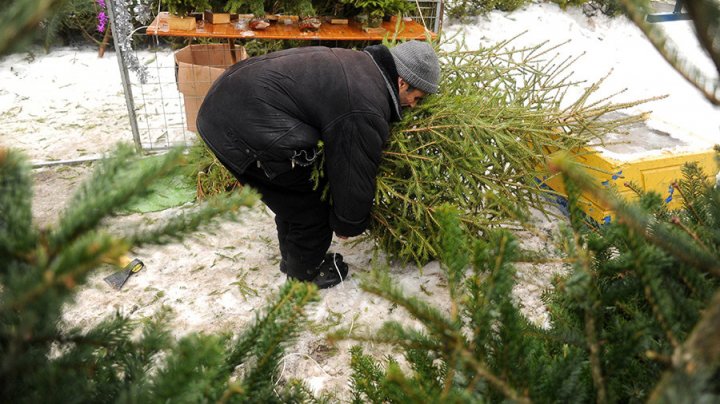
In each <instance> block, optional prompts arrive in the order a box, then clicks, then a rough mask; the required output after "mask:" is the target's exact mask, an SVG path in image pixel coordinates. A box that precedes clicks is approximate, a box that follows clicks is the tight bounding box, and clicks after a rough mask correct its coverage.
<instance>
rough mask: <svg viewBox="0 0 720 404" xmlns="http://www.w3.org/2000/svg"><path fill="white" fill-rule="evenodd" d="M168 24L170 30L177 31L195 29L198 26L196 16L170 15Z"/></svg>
mask: <svg viewBox="0 0 720 404" xmlns="http://www.w3.org/2000/svg"><path fill="white" fill-rule="evenodd" d="M168 26H169V29H170V30H177V31H193V30H195V27H196V26H197V24H196V21H195V17H193V16H190V17H178V16H174V15H168Z"/></svg>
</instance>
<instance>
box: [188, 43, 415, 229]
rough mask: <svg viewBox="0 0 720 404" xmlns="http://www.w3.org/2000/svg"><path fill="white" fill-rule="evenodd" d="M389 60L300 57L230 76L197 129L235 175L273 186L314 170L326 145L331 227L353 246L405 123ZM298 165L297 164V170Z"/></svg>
mask: <svg viewBox="0 0 720 404" xmlns="http://www.w3.org/2000/svg"><path fill="white" fill-rule="evenodd" d="M397 77H398V74H397V70H396V68H395V63H394V61H393V59H392V56H391V54H390V51H389V50H388V49H387V48H386V47H385V46H383V45H374V46H370V47H368V48H366V49H365V51H364V52H361V51H354V50H349V49H330V48H326V47H303V48H294V49H288V50H284V51H279V52H274V53H270V54H267V55H264V56H260V57H254V58H250V59H247V60H244V61H241V62H239V63H237V64H235V65H234V66H232V67H230V68H229V69H228V70H227V71H226V72H225V73H224V74H223V75H222V76H221V77H220V78H219V79H218V80H217V81H216V82H215V83H214V84H213V86H212V87H211V88H210V91H209V92H208V94H207V96H206V97H205V100H204V102H203V104H202V106H201V108H200V111H199V113H198V119H197V127H198V131H199V132H200V135H201V136H202V137H203V139H204V140H205V142H206V143H207V144H208V146H209V147H210V148H211V149H212V150H213V152H215V154H217V155H219V156H220V157H221V160H222V161H224V162H225V164H227V165H229V166H230V167H229V168H230V169H231V170H233V171H235V172H236V173H239V174H241V173H243V172H244V171H245V169H246V168H247V167H248V165H250V164H258V165H259V166H260V167H262V168H263V169H264V171H265V173H266V174H267V176H268V177H269V178H273V177H275V176H276V175H278V174H280V173H282V172H285V171H287V170H290V169H291V167H292V164H308V163H310V162H311V161H312V160H313V159H314V158H315V157H316V154H315V152H316V150H317V147H316V146H317V144H318V141H319V140H322V141H323V144H324V146H323V150H324V153H325V164H326V165H325V173H326V175H327V177H328V179H329V182H330V192H331V194H332V201H333V209H332V213H331V214H330V218H329V219H330V226H331V227H332V229H333V230H334V231H335V233H337V234H339V235H342V236H355V235H358V234H360V233H362V232H363V231H364V230H365V229H366V228H367V226H368V223H369V217H370V209H371V208H372V203H373V198H374V194H375V177H376V175H377V172H378V165H379V164H380V159H381V156H382V148H383V145H384V144H385V142H386V141H387V138H388V135H389V133H390V127H389V124H390V122H392V121H393V120H397V119H399V118H400V113H401V111H400V104H399V102H398V99H397V94H398V88H397ZM291 162H292V163H291Z"/></svg>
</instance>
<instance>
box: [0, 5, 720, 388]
mask: <svg viewBox="0 0 720 404" xmlns="http://www.w3.org/2000/svg"><path fill="white" fill-rule="evenodd" d="M665 27H666V29H667V30H668V32H670V33H671V35H672V37H673V38H674V39H676V40H678V41H681V42H682V48H683V50H684V51H687V52H688V53H689V54H691V55H693V59H695V60H697V61H698V62H699V63H701V65H702V66H704V67H703V68H704V69H709V71H710V73H712V66H711V65H709V60H707V59H706V58H705V57H704V55H702V54H701V53H700V52H699V48H698V47H697V45H696V44H695V42H694V39H693V37H692V36H691V30H690V28H689V27H690V26H689V23H688V22H677V23H669V24H667V25H666V26H665ZM445 29H446V32H448V33H453V32H457V31H461V30H462V31H464V32H465V35H466V39H467V43H468V44H469V46H471V47H474V46H479V45H481V44H490V43H493V42H496V41H500V40H504V39H508V38H510V37H513V36H515V35H517V34H519V33H521V32H524V31H527V33H526V34H524V35H523V36H521V37H520V38H518V40H517V41H516V42H515V43H516V44H518V45H519V44H522V43H524V44H536V43H539V42H542V41H545V40H548V41H550V43H553V44H555V43H560V42H564V41H565V40H567V39H571V42H570V43H569V44H567V45H565V46H564V47H563V48H561V49H562V51H563V52H568V54H570V55H576V54H579V53H582V52H584V53H585V56H584V57H583V58H581V59H580V60H579V61H578V62H577V63H576V64H575V74H576V76H575V77H576V78H580V79H585V80H589V81H595V80H597V79H599V78H600V77H602V76H604V75H605V74H606V73H608V72H609V71H610V70H611V69H612V70H613V73H612V75H611V76H610V78H608V80H607V82H606V83H605V85H604V87H603V88H602V91H603V92H604V93H608V94H609V93H614V92H616V91H618V90H621V89H623V88H627V91H626V92H625V93H623V94H622V95H621V96H620V99H618V101H630V100H636V99H640V98H646V97H651V96H656V95H661V94H668V95H669V96H668V97H667V98H665V99H663V100H660V101H657V102H654V103H652V104H651V105H650V106H648V107H649V108H650V109H652V110H653V113H652V115H651V118H650V125H651V126H652V127H654V128H657V129H659V130H661V131H663V132H667V133H668V134H670V135H671V136H670V137H671V141H670V143H672V144H674V145H675V146H673V147H674V149H673V150H674V151H676V152H677V151H678V150H679V149H678V148H685V149H699V150H705V149H707V148H709V147H710V146H711V144H712V143H714V142H717V141H718V136H717V134H718V124H719V123H720V111H718V110H717V109H715V108H712V107H711V106H710V104H709V103H708V102H707V101H705V100H704V99H703V98H702V97H701V95H700V94H699V92H697V91H696V90H694V89H693V88H691V87H690V86H689V84H687V83H686V82H685V81H684V80H683V79H682V78H680V76H679V75H678V74H677V73H676V72H675V71H674V70H672V69H671V68H670V67H669V66H668V65H667V64H666V63H665V62H664V61H663V60H662V59H661V58H660V56H659V55H658V54H657V52H656V51H655V50H654V49H653V48H652V47H651V45H650V44H649V43H648V42H647V41H646V40H645V39H644V37H643V36H642V35H641V34H640V32H639V31H638V30H637V28H635V27H634V26H633V25H632V24H631V23H629V22H628V21H627V20H625V19H623V18H617V19H608V18H606V17H604V16H596V17H593V18H588V17H586V16H584V15H583V14H582V12H581V11H580V10H578V9H570V10H568V11H567V12H563V11H561V10H560V9H559V8H558V7H557V6H556V5H553V4H536V5H531V6H528V7H526V8H524V9H522V10H519V11H517V12H514V13H511V14H507V13H501V12H493V13H490V14H488V15H487V16H484V17H479V18H477V19H476V20H475V21H473V22H472V23H470V24H465V25H459V24H446V27H445ZM138 55H139V57H140V59H141V61H143V63H147V64H148V65H152V64H153V63H157V64H161V65H162V66H165V67H166V69H165V70H163V71H162V72H161V71H160V70H155V73H153V71H152V70H151V75H152V74H156V76H153V77H155V78H156V80H161V79H162V80H167V75H168V74H170V75H171V74H172V69H167V66H172V53H171V52H170V51H168V50H159V51H141V52H139V53H138ZM114 56H115V55H114V54H113V53H111V52H110V53H108V54H107V55H106V56H105V57H104V58H102V59H100V58H98V57H97V52H96V50H95V49H91V48H62V49H55V50H53V51H52V52H50V53H49V54H47V55H45V54H42V53H40V52H35V53H33V54H17V55H11V56H7V57H5V58H3V59H0V83H2V84H1V85H0V122H2V125H0V146H4V147H14V148H18V149H22V150H25V151H26V153H27V154H28V155H29V156H30V158H31V159H32V160H33V161H50V160H66V159H78V158H82V157H86V156H95V155H98V154H102V153H104V152H106V151H108V150H110V149H111V147H112V145H113V144H114V143H115V142H117V141H126V142H130V141H132V135H131V131H130V128H129V125H128V119H127V108H126V105H125V99H124V97H123V92H122V85H121V82H120V75H119V73H118V68H117V61H116V59H115V58H114ZM161 77H162V78H161ZM171 78H172V76H171ZM148 88H150V89H152V88H161V87H160V86H155V87H153V86H150V87H148ZM150 91H152V90H150ZM162 91H169V90H168V88H167V87H164V88H163V90H162ZM144 96H145V94H143V97H144ZM139 99H141V102H142V103H145V104H151V105H143V108H147V107H148V106H149V107H150V108H152V109H155V110H162V109H163V108H172V107H177V105H176V104H177V103H176V100H177V99H178V95H177V93H175V94H166V95H165V98H163V99H166V100H168V101H167V103H165V104H163V105H152V101H151V100H150V99H151V97H149V96H148V97H147V98H142V97H139ZM666 137H667V136H666ZM673 139H674V140H673ZM677 145H681V146H677ZM626 154H627V153H626ZM633 156H635V154H633ZM621 157H622V156H621ZM625 157H626V158H627V157H628V156H625ZM631 157H632V156H631ZM88 173H89V167H88V165H74V166H68V165H63V166H59V167H46V168H40V169H36V170H34V181H35V193H36V196H35V205H34V208H33V210H34V214H35V217H36V219H37V221H38V223H39V224H41V225H43V226H46V225H48V224H51V223H53V221H54V220H55V219H56V218H57V216H58V214H59V212H60V210H61V209H62V206H63V205H64V203H65V202H66V201H67V200H68V198H69V196H70V195H71V193H72V191H73V190H74V189H75V188H76V187H77V185H78V183H79V182H80V181H81V180H82V179H83V178H85V177H86V176H87V174H88ZM179 209H182V208H175V209H170V210H166V211H163V212H157V213H152V214H145V215H131V216H127V217H122V218H120V219H119V220H118V221H116V222H114V223H113V224H112V226H132V225H136V224H142V223H147V222H152V221H154V220H157V219H159V218H162V217H165V216H170V215H173V214H175V213H176V212H177V210H179ZM243 218H244V219H243V220H242V221H241V222H240V223H225V224H223V225H222V226H220V227H219V228H218V229H216V230H214V231H211V232H205V233H199V234H196V235H194V236H192V237H190V238H189V239H187V240H186V241H184V242H182V243H177V244H172V245H167V246H163V247H157V248H144V249H140V250H137V251H134V256H136V257H138V258H140V259H142V260H143V261H144V262H145V264H146V268H145V269H144V270H143V271H142V272H140V273H139V274H137V275H136V276H134V277H133V278H131V279H130V281H129V282H128V284H127V285H126V286H125V287H124V288H123V290H122V291H120V292H116V291H114V290H111V289H110V288H109V287H108V286H107V285H106V284H105V283H104V282H103V281H102V278H103V277H104V276H106V275H108V274H109V273H110V272H112V268H109V267H108V268H103V269H101V270H100V271H98V272H97V273H96V274H95V275H93V276H92V278H91V280H90V282H89V284H88V285H87V286H86V287H84V288H83V289H82V290H81V291H80V292H79V293H78V295H77V299H76V302H75V303H74V304H72V305H69V306H68V307H67V309H66V311H65V315H64V322H65V323H66V325H67V326H78V327H90V326H91V325H93V324H95V323H97V322H98V321H99V320H100V319H101V318H103V317H104V316H107V315H110V314H112V313H114V312H115V311H118V310H119V311H120V312H122V313H125V314H127V315H130V316H131V317H132V318H136V319H141V318H144V317H146V316H150V315H152V314H153V313H156V312H157V311H158V310H160V309H161V307H163V306H168V307H171V308H172V309H173V311H174V313H175V317H174V319H173V321H172V323H171V324H172V329H173V331H174V333H175V334H176V335H178V336H181V335H184V334H187V333H190V332H206V333H211V332H218V331H227V330H230V331H234V330H240V329H242V328H243V327H244V326H245V325H246V324H248V322H249V321H251V320H252V319H253V318H254V316H255V315H256V314H257V312H258V309H259V308H261V307H263V306H264V303H265V302H266V301H267V299H268V297H269V296H271V295H272V294H273V293H274V292H275V291H277V290H278V287H279V286H280V285H281V284H282V282H284V277H283V276H281V274H280V273H279V271H278V269H277V264H278V260H279V256H278V251H277V242H276V240H275V229H274V222H273V219H272V216H271V214H270V213H269V212H267V211H266V210H264V209H263V208H262V207H256V208H254V209H252V210H250V211H248V212H246V214H245V215H243ZM539 222H540V229H541V233H542V234H543V235H545V236H549V235H550V233H551V232H552V230H553V224H552V223H549V222H548V221H543V220H542V218H540V220H539ZM548 240H549V238H548V237H545V238H538V237H530V236H528V237H525V238H524V239H523V242H524V243H525V244H526V246H528V247H531V248H535V249H538V250H540V249H542V250H545V251H550V250H552V244H551V242H550V241H548ZM331 249H332V250H334V251H337V252H340V253H342V254H343V255H344V256H345V260H346V262H348V263H349V264H350V268H351V276H350V278H349V279H348V280H347V281H346V282H345V283H344V284H343V285H340V286H338V287H335V288H333V289H330V290H325V291H321V301H320V303H319V304H317V305H316V306H314V307H313V308H312V309H311V310H310V319H311V331H307V332H304V333H303V334H302V335H301V336H300V338H299V339H298V340H297V342H296V343H294V344H293V345H292V346H291V347H290V349H289V350H288V355H287V357H286V358H285V360H284V361H283V364H282V366H283V367H282V369H281V371H282V377H283V378H285V377H296V378H301V379H303V380H305V381H306V382H307V383H308V384H309V385H310V386H311V387H312V388H313V389H315V390H317V391H321V390H324V391H336V392H338V394H339V398H340V399H346V398H347V397H348V396H347V394H348V383H349V374H350V373H349V366H348V364H349V352H348V350H349V347H350V346H351V345H352V343H350V342H343V343H340V344H339V345H337V346H336V347H331V346H329V345H328V344H327V343H326V342H325V341H324V338H323V333H324V331H326V330H333V329H335V328H337V327H352V328H353V329H355V330H366V331H368V332H371V331H372V330H375V329H377V328H379V326H380V325H381V323H382V322H383V321H385V320H389V319H396V320H399V321H403V322H411V321H412V320H410V319H408V318H407V317H408V316H407V315H406V314H405V313H403V312H402V310H401V309H398V308H395V307H393V306H392V305H390V304H388V303H387V302H384V301H382V300H381V299H379V298H377V297H373V296H371V295H368V294H367V293H364V292H362V291H361V290H360V289H359V288H358V284H357V276H356V275H357V274H359V273H362V272H366V271H368V270H369V267H370V261H371V259H372V257H373V251H374V250H373V246H372V245H371V244H370V243H368V242H363V243H360V244H358V245H354V244H352V243H350V242H346V241H341V240H334V241H333V245H332V247H331ZM390 269H391V274H392V276H393V277H394V278H395V279H396V280H397V282H398V284H399V285H401V286H403V287H404V288H405V289H406V290H407V291H408V293H412V294H415V295H418V296H421V297H422V298H424V299H426V300H428V301H430V302H432V303H434V304H436V305H438V306H439V307H443V308H447V307H448V305H447V291H446V289H445V288H444V286H445V285H446V280H445V278H444V276H443V274H442V271H441V269H440V268H439V265H438V264H437V263H435V262H433V263H430V264H428V265H427V266H426V267H425V268H422V270H421V271H419V270H418V268H416V267H413V266H407V267H403V266H398V265H394V266H392V267H391V268H390ZM560 270H561V268H560V266H559V265H557V264H556V265H547V264H546V265H526V266H523V267H521V268H519V273H518V282H519V283H518V286H517V287H516V289H515V295H516V297H517V300H518V303H519V304H520V305H521V307H522V308H523V311H524V313H526V315H528V317H529V318H530V319H531V320H532V321H534V322H536V323H537V324H542V325H547V316H546V313H545V310H544V307H543V305H542V304H541V300H540V295H541V293H542V291H543V290H545V289H547V288H548V287H549V279H550V278H551V276H552V274H554V273H557V272H558V271H560ZM368 352H371V353H375V354H378V355H379V357H381V356H382V355H384V354H390V353H391V351H390V350H389V349H388V348H387V347H380V346H374V347H369V348H368Z"/></svg>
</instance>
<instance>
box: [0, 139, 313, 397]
mask: <svg viewBox="0 0 720 404" xmlns="http://www.w3.org/2000/svg"><path fill="white" fill-rule="evenodd" d="M182 159H183V154H182V150H180V149H176V150H172V151H170V152H169V153H167V154H165V155H163V156H160V157H159V158H154V159H152V160H150V161H143V164H140V156H138V155H136V154H135V153H134V152H133V151H132V149H131V148H129V147H127V146H120V147H119V148H118V149H117V150H116V151H115V152H114V154H113V156H111V157H110V158H109V159H107V160H104V161H102V162H100V163H99V164H98V165H97V167H96V170H95V172H94V174H93V175H92V176H91V177H90V179H89V180H88V181H87V182H86V183H84V184H83V185H82V186H81V187H80V189H79V191H78V192H77V194H76V195H75V196H74V197H73V198H72V199H71V202H70V205H69V206H68V208H67V209H66V210H65V212H64V213H63V215H62V216H61V217H60V219H59V220H58V223H57V224H56V225H55V226H52V227H49V228H46V229H38V228H37V227H36V226H35V225H34V224H33V222H32V215H31V209H30V206H31V202H32V192H31V181H30V172H29V167H28V165H27V164H26V163H25V159H24V158H23V157H22V156H21V155H20V154H19V153H17V152H15V151H12V150H7V149H0V394H1V395H2V397H3V399H4V401H7V402H17V403H21V402H38V403H39V402H110V401H120V402H204V401H253V400H255V401H259V402H260V401H261V402H288V401H302V400H305V401H310V400H312V396H311V395H310V393H309V392H308V391H307V389H305V388H304V387H303V386H302V385H301V384H298V383H290V384H288V386H287V388H285V387H284V386H282V385H280V386H276V384H277V383H278V381H277V375H276V370H277V368H278V366H277V365H278V362H279V360H280V359H281V358H282V353H283V349H284V347H285V345H286V343H287V342H288V341H290V340H292V338H293V337H294V336H295V335H297V332H298V331H299V329H300V326H301V325H302V323H303V319H304V318H305V317H304V316H305V314H304V307H305V306H307V305H308V304H309V303H311V302H312V301H313V300H315V299H316V296H317V293H316V291H315V289H314V287H311V286H309V285H306V284H300V283H288V284H286V285H284V287H283V288H282V289H281V291H280V293H279V296H278V297H277V299H276V300H275V301H274V302H270V305H269V310H268V312H267V313H263V314H258V317H257V320H256V323H255V324H254V325H252V326H251V327H249V328H248V330H246V331H244V334H243V335H244V337H241V338H240V339H238V340H237V341H236V342H233V340H232V339H231V338H230V335H222V336H218V335H215V336H213V335H197V334H191V335H189V336H187V337H184V338H182V339H181V340H179V341H175V340H173V338H171V337H170V333H169V331H168V320H169V313H168V312H167V311H161V312H159V313H157V315H156V316H155V318H153V319H151V320H150V321H144V322H136V321H132V320H130V319H128V318H126V317H123V316H120V315H116V316H114V317H112V318H108V319H105V320H103V321H101V322H100V323H99V324H98V325H97V326H95V327H93V328H92V329H90V330H87V331H84V332H82V331H80V330H76V329H72V330H64V331H63V330H60V329H59V324H60V323H61V322H60V316H61V312H62V307H63V305H64V304H65V303H66V302H68V301H70V300H71V299H72V298H73V296H74V294H75V292H77V291H78V289H79V287H80V286H82V285H83V284H84V283H85V282H86V280H87V277H88V275H89V274H90V273H91V272H92V271H93V270H94V269H96V268H97V267H98V266H99V265H100V264H102V263H106V262H117V261H118V260H119V259H120V258H121V257H123V256H124V255H126V254H127V253H128V251H129V250H130V249H132V248H134V247H137V246H140V245H156V244H161V243H167V242H171V241H177V240H181V239H182V238H183V237H185V236H186V235H188V234H189V233H190V232H193V231H197V230H203V229H207V228H209V227H210V226H213V225H215V224H216V223H217V222H218V221H219V220H220V219H234V218H236V217H237V215H238V213H239V210H240V208H241V207H248V206H251V205H253V204H254V203H255V201H256V200H257V196H256V195H255V194H254V193H252V192H251V191H250V190H249V189H243V190H241V191H238V192H235V193H233V194H229V195H224V196H216V197H214V198H211V199H210V200H208V201H207V202H206V203H203V204H201V205H200V206H197V207H195V208H194V209H189V210H184V211H183V212H181V213H179V214H178V215H174V216H173V217H172V218H171V219H169V220H167V221H165V222H161V223H157V224H155V225H154V226H152V227H149V228H136V229H132V230H129V231H127V233H122V232H120V231H114V232H113V233H110V232H109V231H108V230H107V229H105V228H104V227H103V223H105V222H106V219H107V218H108V217H111V216H115V215H117V214H119V212H122V209H123V208H124V206H125V205H127V204H129V203H132V202H133V201H134V200H136V199H137V198H141V197H142V196H143V195H145V194H146V193H147V189H149V188H150V185H151V184H152V183H154V182H155V181H157V180H159V179H161V178H163V177H164V176H167V175H171V174H172V172H173V171H174V170H175V168H176V167H178V166H180V165H181V164H180V163H181V162H182ZM238 367H242V368H243V369H244V373H243V374H240V375H238V374H237V373H236V372H237V369H238ZM233 377H234V380H235V381H233V382H231V379H232V378H233Z"/></svg>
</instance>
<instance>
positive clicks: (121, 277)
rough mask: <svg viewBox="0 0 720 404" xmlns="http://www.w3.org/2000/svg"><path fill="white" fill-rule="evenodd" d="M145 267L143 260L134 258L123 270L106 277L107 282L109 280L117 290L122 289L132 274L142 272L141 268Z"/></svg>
mask: <svg viewBox="0 0 720 404" xmlns="http://www.w3.org/2000/svg"><path fill="white" fill-rule="evenodd" d="M143 267H145V264H143V262H142V261H140V260H139V259H137V258H135V259H134V260H132V261H131V262H130V263H129V264H127V265H126V266H125V268H123V269H122V270H121V271H118V272H115V273H114V274H111V275H109V276H106V277H105V282H107V283H108V284H109V285H110V286H112V287H113V288H115V289H116V290H120V289H122V287H123V285H124V284H125V282H127V280H128V278H130V275H132V274H135V273H138V272H140V270H141V269H143Z"/></svg>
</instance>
